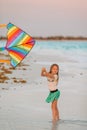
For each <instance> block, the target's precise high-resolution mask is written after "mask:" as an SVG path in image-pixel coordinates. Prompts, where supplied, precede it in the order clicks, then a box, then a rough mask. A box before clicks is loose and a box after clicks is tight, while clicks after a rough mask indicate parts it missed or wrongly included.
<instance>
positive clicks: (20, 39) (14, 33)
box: [0, 23, 35, 67]
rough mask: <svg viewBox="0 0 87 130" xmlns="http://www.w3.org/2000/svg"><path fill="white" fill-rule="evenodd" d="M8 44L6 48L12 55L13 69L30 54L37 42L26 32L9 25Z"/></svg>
mask: <svg viewBox="0 0 87 130" xmlns="http://www.w3.org/2000/svg"><path fill="white" fill-rule="evenodd" d="M7 29H8V32H7V39H8V40H7V44H6V47H5V48H1V49H0V50H4V49H6V50H7V51H8V53H9V55H10V62H11V65H12V66H13V67H16V66H17V65H18V64H19V63H20V62H21V61H22V60H23V59H24V58H25V56H26V55H27V54H28V53H29V52H30V50H31V49H32V47H33V46H34V44H35V41H34V40H33V38H32V37H31V36H29V35H28V34H27V33H26V32H24V31H23V30H21V29H20V28H18V27H16V26H15V25H14V24H12V23H9V24H7Z"/></svg>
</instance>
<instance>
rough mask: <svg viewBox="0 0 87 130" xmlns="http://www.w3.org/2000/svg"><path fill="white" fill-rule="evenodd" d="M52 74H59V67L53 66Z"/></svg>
mask: <svg viewBox="0 0 87 130" xmlns="http://www.w3.org/2000/svg"><path fill="white" fill-rule="evenodd" d="M51 72H52V74H57V73H58V67H57V66H53V67H52V69H51Z"/></svg>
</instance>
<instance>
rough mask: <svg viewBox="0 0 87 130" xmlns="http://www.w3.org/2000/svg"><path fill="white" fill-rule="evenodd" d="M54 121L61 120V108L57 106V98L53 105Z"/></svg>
mask: <svg viewBox="0 0 87 130" xmlns="http://www.w3.org/2000/svg"><path fill="white" fill-rule="evenodd" d="M51 108H52V116H53V121H56V120H59V110H58V108H57V100H54V101H53V102H52V105H51Z"/></svg>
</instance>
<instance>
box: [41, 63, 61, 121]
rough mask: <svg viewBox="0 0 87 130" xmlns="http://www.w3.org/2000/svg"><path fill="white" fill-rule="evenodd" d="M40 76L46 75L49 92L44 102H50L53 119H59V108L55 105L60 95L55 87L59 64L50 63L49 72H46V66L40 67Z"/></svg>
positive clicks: (57, 79)
mask: <svg viewBox="0 0 87 130" xmlns="http://www.w3.org/2000/svg"><path fill="white" fill-rule="evenodd" d="M41 76H45V77H47V80H48V88H49V91H50V92H49V95H48V97H47V99H46V102H48V103H49V102H52V104H51V108H52V117H53V121H57V120H59V110H58V107H57V102H58V98H59V96H60V91H59V90H58V89H57V84H58V81H59V66H58V65H57V64H53V65H51V67H50V71H49V72H47V70H46V68H42V71H41Z"/></svg>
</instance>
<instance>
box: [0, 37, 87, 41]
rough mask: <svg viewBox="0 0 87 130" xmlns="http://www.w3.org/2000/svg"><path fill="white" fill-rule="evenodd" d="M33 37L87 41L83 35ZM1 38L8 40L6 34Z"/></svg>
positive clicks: (37, 38) (38, 38) (0, 38)
mask: <svg viewBox="0 0 87 130" xmlns="http://www.w3.org/2000/svg"><path fill="white" fill-rule="evenodd" d="M32 38H33V39H35V40H47V41H48V40H55V41H70V40H72V41H74V40H76V41H79V40H81V41H87V37H83V36H47V37H43V36H32ZM0 40H7V37H4V36H0Z"/></svg>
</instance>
